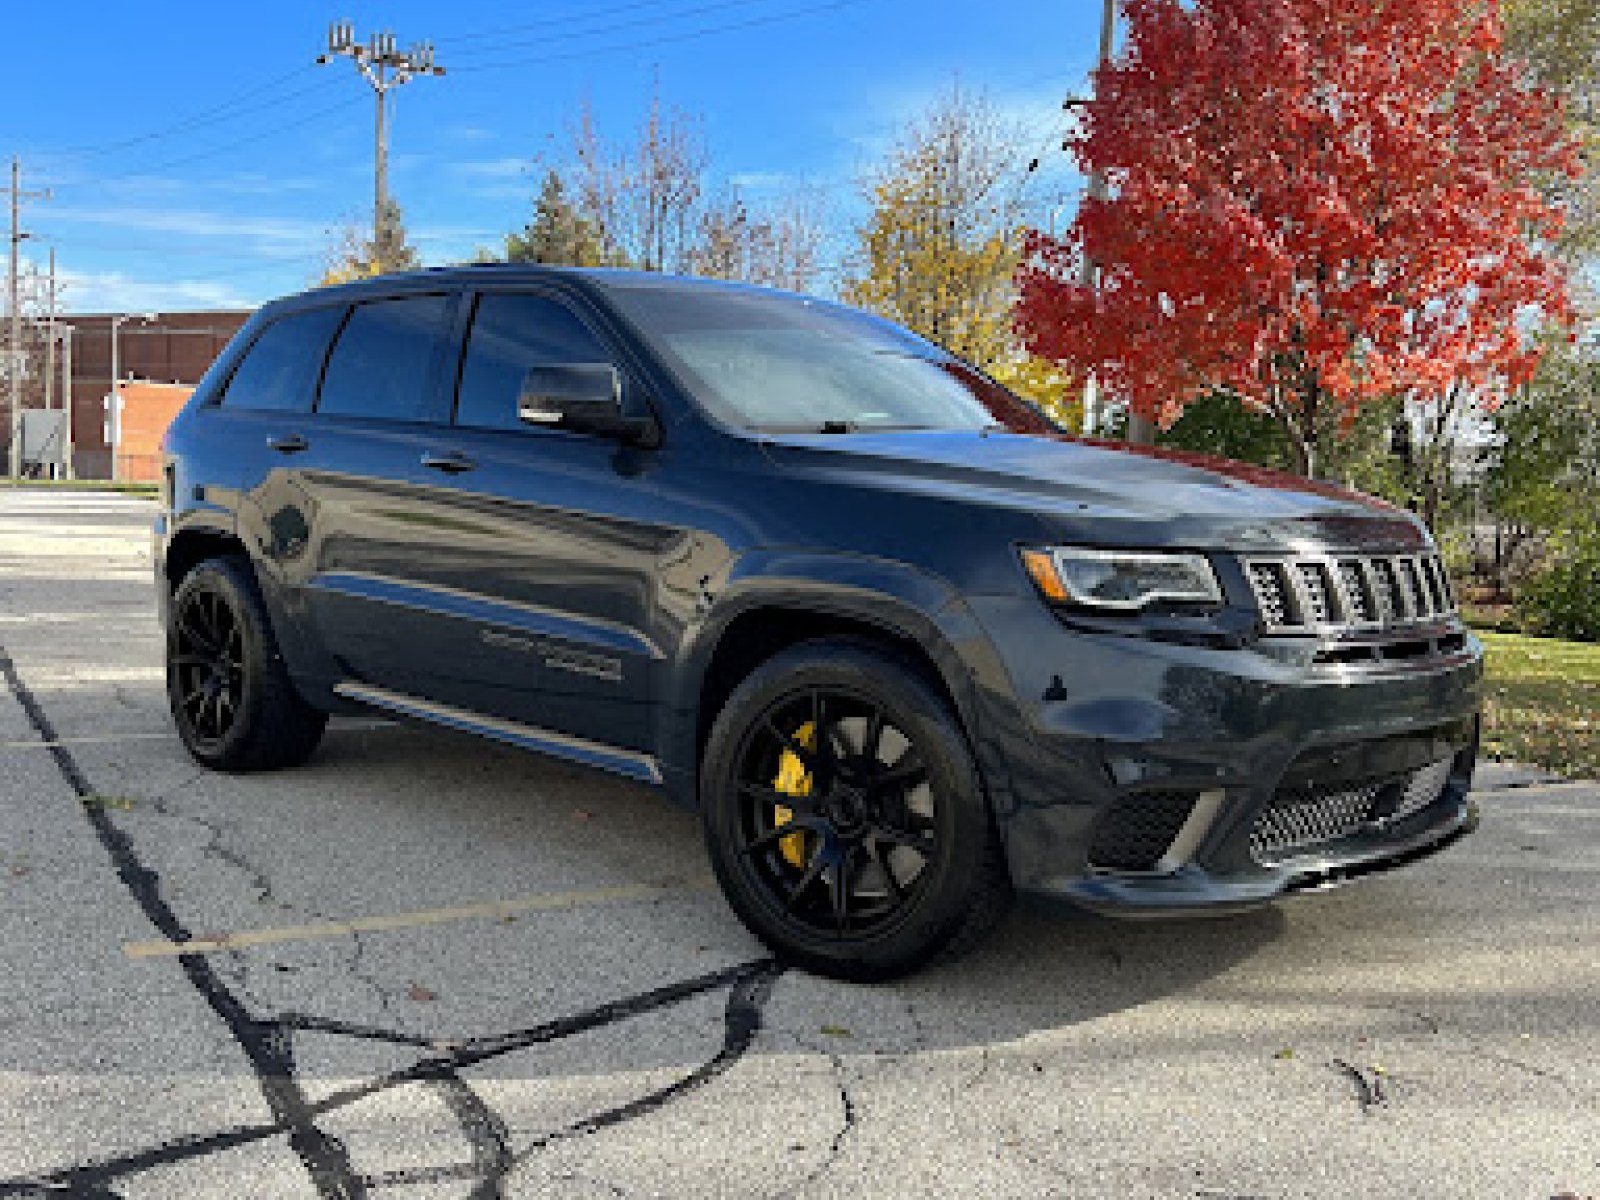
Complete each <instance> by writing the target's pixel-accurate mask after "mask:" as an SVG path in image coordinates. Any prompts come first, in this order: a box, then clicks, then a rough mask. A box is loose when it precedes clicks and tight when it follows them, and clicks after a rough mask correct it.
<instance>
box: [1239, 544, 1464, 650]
mask: <svg viewBox="0 0 1600 1200" xmlns="http://www.w3.org/2000/svg"><path fill="white" fill-rule="evenodd" d="M1244 567H1245V577H1246V578H1247V579H1248V580H1249V581H1250V589H1251V591H1252V592H1253V593H1254V594H1255V598H1256V604H1257V606H1258V607H1259V608H1260V610H1261V620H1262V623H1263V625H1264V626H1265V627H1266V632H1267V633H1269V634H1270V633H1307V634H1319V635H1327V634H1338V633H1344V632H1373V631H1382V630H1386V629H1389V628H1391V627H1394V626H1404V625H1414V624H1418V623H1420V622H1425V621H1433V620H1436V619H1438V618H1441V617H1447V616H1450V615H1452V614H1453V613H1454V612H1455V611H1456V609H1455V600H1454V598H1453V597H1452V596H1451V595H1450V582H1449V580H1448V579H1447V578H1446V576H1445V572H1444V566H1443V564H1442V563H1440V561H1439V556H1438V555H1437V554H1434V553H1427V554H1360V555H1335V556H1332V557H1314V556H1286V557H1281V558H1254V557H1253V558H1249V559H1246V560H1245V564H1244Z"/></svg>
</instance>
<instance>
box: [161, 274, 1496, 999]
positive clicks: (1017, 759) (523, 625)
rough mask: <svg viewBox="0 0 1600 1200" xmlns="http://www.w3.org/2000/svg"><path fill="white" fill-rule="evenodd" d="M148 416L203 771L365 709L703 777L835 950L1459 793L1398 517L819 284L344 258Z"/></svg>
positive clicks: (1458, 690) (752, 922) (575, 757)
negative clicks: (819, 290) (819, 295)
mask: <svg viewBox="0 0 1600 1200" xmlns="http://www.w3.org/2000/svg"><path fill="white" fill-rule="evenodd" d="M167 447H168V450H167V459H166V468H165V469H166V487H165V506H164V511H163V513H162V515H161V517H160V518H159V521H158V525H157V529H156V548H157V555H156V558H157V567H156V570H157V574H158V578H159V581H160V584H161V587H160V594H161V596H162V610H163V620H164V623H165V626H166V630H167V678H168V693H169V697H170V701H171V708H172V713H173V717H174V719H175V721H176V724H177V729H178V733H179V735H180V736H181V737H182V739H183V742H184V744H185V746H186V747H187V748H188V750H189V752H190V753H191V754H192V755H193V756H194V757H195V758H196V759H198V760H199V761H200V762H202V763H204V764H206V765H207V766H210V767H214V768H216V769H219V770H225V771H239V770H256V769H265V768H274V767H284V766H289V765H292V764H296V763H299V762H301V761H303V760H304V759H305V758H306V757H307V756H308V755H309V754H310V753H311V752H312V750H313V749H314V747H315V746H316V744H317V741H318V738H319V737H320V736H321V734H322V730H323V726H324V724H325V722H326V720H327V714H328V713H330V712H336V711H341V710H344V711H349V710H368V711H370V710H374V709H375V710H379V711H382V712H385V713H391V714H398V715H400V716H403V717H407V718H414V719H417V720H421V721H429V722H436V723H439V724H442V725H447V726H451V727H454V728H457V729H463V730H469V731H472V732H474V733H478V734H481V735H483V736H485V737H489V738H494V739H497V740H499V741H503V742H509V743H511V744H513V745H517V746H522V747H526V748H528V749H531V750H535V751H539V752H542V753H544V754H548V755H554V756H556V757H559V758H563V759H567V760H572V761H576V762H579V763H584V764H587V765H589V766H593V767H597V768H600V769H603V770H607V771H612V772H616V773H617V774H620V775H624V776H627V777H628V778H631V779H634V780H638V781H641V782H642V783H645V784H648V785H652V786H655V787H658V788H660V789H662V790H664V791H665V792H666V793H667V794H668V795H669V796H671V797H673V798H675V799H676V800H678V801H680V802H682V803H684V804H686V805H691V806H694V807H696V808H697V809H698V811H699V814H700V819H701V821H702V823H703V826H704V832H705V838H706V844H707V847H708V850H709V854H710V858H711V862H712V864H713V866H714V868H715V871H716V875H717V877H718V879H719V880H720V882H721V884H722V887H723V889H724V891H725V893H726V895H727V898H728V901H729V903H730V904H731V905H732V907H733V909H734V911H735V912H736V913H737V914H738V915H739V917H740V918H741V919H742V920H743V921H744V922H745V924H746V925H748V926H749V928H750V929H751V930H752V931H754V932H755V933H756V934H757V935H758V936H759V937H760V938H762V939H763V940H765V941H766V942H767V943H768V944H769V945H770V946H771V947H773V948H774V949H775V950H776V951H777V952H779V953H780V954H782V955H784V956H786V957H787V958H788V959H790V960H791V961H795V962H798V963H800V964H802V965H805V966H807V967H810V968H812V969H814V970H817V971H821V972H826V973H830V974H834V975H838V976H843V977H849V978H884V977H888V976H892V975H895V974H897V973H902V972H905V971H908V970H911V969H913V968H915V967H916V966H918V965H919V964H921V963H923V962H924V961H926V960H927V959H928V958H930V957H931V956H933V955H935V954H936V953H939V952H950V951H953V950H956V949H959V948H960V947H962V946H965V945H968V944H971V943H972V942H973V941H974V940H975V939H977V938H978V937H979V936H980V935H981V934H982V932H983V931H984V930H985V929H986V928H987V927H988V926H990V925H991V924H992V922H993V921H994V920H995V918H996V916H997V915H998V914H999V913H1001V912H1002V911H1003V909H1004V906H1005V903H1006V901H1007V900H1008V899H1009V898H1010V897H1011V896H1012V895H1013V894H1014V893H1015V892H1018V891H1020V892H1024V893H1031V894H1036V895H1043V896H1051V897H1057V898H1061V899H1064V900H1068V901H1072V902H1075V903H1077V904H1079V905H1083V906H1087V907H1089V908H1091V909H1095V910H1099V911H1102V912H1107V913H1116V914H1128V915H1144V914H1170V913H1181V912H1186V911H1192V910H1213V909H1218V908H1224V909H1226V908H1233V907H1243V906H1248V905H1255V904H1260V903H1263V902H1266V901H1270V900H1272V899H1274V898H1276V897H1279V896H1282V895H1284V894H1285V893H1288V892H1292V891H1295V890H1303V889H1308V888H1315V887H1322V886H1328V885H1330V884H1332V883H1336V882H1341V881H1343V880H1345V879H1349V878H1352V877H1354V876H1356V875H1360V874H1363V873H1367V872H1371V871H1375V870H1380V869H1383V868H1386V867H1390V866H1393V865H1396V864H1399V863H1402V862H1405V861H1408V860H1410V859H1413V858H1416V857H1419V856H1421V855H1424V854H1427V853H1430V852H1432V851H1433V850H1436V849H1438V848H1439V847H1441V846H1444V845H1445V844H1447V843H1448V842H1450V841H1452V840H1453V839H1454V838H1456V837H1457V836H1458V835H1459V834H1460V833H1462V832H1463V831H1465V830H1466V829H1468V828H1470V826H1471V823H1472V815H1471V809H1470V807H1469V804H1468V801H1467V789H1468V784H1469V780H1470V775H1471V771H1472V765H1473V758H1474V753H1475V747H1476V738H1477V712H1478V706H1479V689H1480V675H1481V653H1480V650H1479V647H1478V645H1477V643H1476V642H1475V641H1474V640H1473V638H1472V636H1471V635H1470V634H1469V633H1468V632H1467V630H1466V629H1465V628H1464V627H1463V625H1462V623H1461V621H1460V620H1459V618H1458V616H1457V613H1456V609H1455V605H1454V603H1453V601H1452V598H1451V593H1450V585H1449V582H1448V580H1447V579H1446V577H1445V573H1444V571H1443V570H1442V569H1441V565H1440V561H1439V556H1438V553H1437V551H1436V549H1435V547H1434V544H1433V542H1432V541H1431V540H1430V538H1429V536H1428V533H1427V531H1426V530H1425V529H1424V528H1423V526H1422V525H1421V524H1420V523H1419V522H1418V521H1417V520H1415V519H1414V518H1413V517H1411V516H1409V515H1407V514H1405V513H1402V512H1399V511H1397V510H1395V509H1392V508H1390V507H1387V506H1385V505H1382V504H1380V503H1378V502H1377V501H1373V500H1370V499H1367V498H1364V497H1361V496H1359V495H1355V494H1352V493H1349V492H1345V491H1341V490H1338V489H1335V488H1331V487H1328V486H1324V485H1320V484H1315V483H1310V482H1307V481H1305V480H1301V479H1298V478H1292V477H1287V476H1283V475H1279V474H1275V473H1272V472H1267V471H1262V470H1256V469H1252V468H1248V467H1244V466H1242V465H1240V464H1236V463H1227V462H1222V461H1218V460H1210V459H1196V458H1183V457H1177V456H1173V455H1170V454H1160V453H1156V452H1152V451H1149V450H1141V449H1137V448H1134V447H1128V446H1119V445H1110V444H1096V443H1090V442H1086V441H1083V440H1079V439H1075V438H1071V437H1067V436H1065V435H1063V434H1062V433H1061V432H1060V431H1059V430H1057V429H1056V428H1055V427H1054V426H1053V425H1052V424H1051V423H1050V422H1049V421H1047V420H1046V419H1045V418H1044V417H1042V416H1041V415H1040V414H1039V413H1038V412H1037V411H1036V410H1035V409H1033V408H1032V407H1030V406H1029V405H1027V404H1026V403H1024V402H1022V401H1020V400H1019V399H1017V398H1016V397H1014V396H1013V395H1011V394H1010V393H1008V392H1006V391H1005V390H1004V389H1002V388H1001V387H999V386H998V385H997V384H995V383H994V382H993V381H991V380H989V379H988V378H986V377H985V376H983V375H982V374H980V373H979V372H977V371H975V370H974V369H972V368H971V367H970V366H968V365H967V364H966V363H964V362H962V361H960V360H958V359H956V358H954V357H952V356H951V355H949V354H947V353H945V352H944V351H942V350H941V349H939V348H938V347H936V346H934V345H931V344H929V343H928V342H926V341H923V340H922V339H920V338H918V337H916V336H914V335H912V334H910V333H908V332H906V331H905V330H903V329H900V328H898V327H896V326H894V325H892V324H889V323H887V322H884V321H881V320H878V319H876V318H874V317H871V316H868V315H865V314H863V313H860V312H856V311H853V310H851V309H848V308H844V307H841V306H839V305H836V304H831V303H826V302H824V301H821V300H815V299H808V298H804V297H800V296H795V295H788V294H783V293H778V292H773V291H768V290H763V289H758V288H750V287H741V286H734V285H727V284H715V283H710V282H705V281H696V280H688V279H678V278H671V277H664V276H659V275H641V274H631V273H626V272H608V271H563V270H552V269H547V268H528V267H498V268H488V267H483V268H461V269H453V270H442V271H425V272H418V273H414V274H410V275H403V276H390V277H383V278H379V279H376V280H371V281H366V282H362V283H357V284H352V285H348V286H344V287H336V288H326V289H321V290H317V291H313V292H309V293H306V294H304V295H300V296H295V297H292V298H289V299H284V300H280V301H278V302H276V303H273V304H270V305H268V306H266V307H265V308H264V309H262V310H261V311H260V312H259V313H258V314H256V316H255V317H254V319H253V320H251V322H250V323H249V324H248V325H247V326H246V327H245V328H244V329H243V330H242V331H241V332H240V333H239V335H238V337H237V338H235V340H234V341H233V343H232V344H231V345H230V346H229V347H228V349H227V350H226V351H225V352H224V353H223V354H222V356H221V357H220V358H219V359H218V361H217V362H216V364H215V366H214V367H213V368H212V369H211V371H210V372H209V373H208V374H207V375H206V377H205V379H204V381H203V382H202V383H201V384H200V386H199V387H198V389H197V390H196V392H195V394H194V396H193V398H192V400H191V401H190V402H189V404H188V405H187V407H186V408H185V409H184V410H183V412H182V414H181V415H180V416H179V417H178V419H177V420H176V422H175V423H174V425H173V427H172V429H171V432H170V434H169V435H168V444H167ZM464 786H465V785H464Z"/></svg>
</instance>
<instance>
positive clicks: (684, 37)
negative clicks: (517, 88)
mask: <svg viewBox="0 0 1600 1200" xmlns="http://www.w3.org/2000/svg"><path fill="white" fill-rule="evenodd" d="M864 3H866V0H830V2H829V3H826V4H813V5H808V6H807V7H805V8H795V9H789V10H788V11H786V12H780V13H773V14H771V15H769V16H764V17H752V18H750V19H749V20H745V21H730V22H727V23H725V24H722V25H713V26H709V27H707V28H705V29H693V30H688V31H686V32H684V33H678V34H665V35H661V36H658V37H652V38H644V39H640V40H636V41H632V42H620V43H616V44H614V45H610V46H596V47H593V48H591V49H585V50H573V51H570V52H568V53H565V54H547V55H540V56H537V57H534V58H514V59H507V60H505V61H503V62H486V63H473V64H471V65H468V66H464V67H458V68H456V70H457V71H458V72H460V71H499V70H503V69H505V68H506V67H525V66H535V65H538V64H541V63H552V62H568V61H570V60H572V59H580V58H592V57H594V56H596V55H602V54H615V53H619V52H622V51H626V50H638V49H643V48H646V47H655V46H664V45H670V44H673V43H676V42H686V41H691V40H693V39H695V38H702V37H710V36H711V35H713V34H718V33H729V32H732V31H734V30H738V29H753V28H755V27H757V26H760V25H771V24H774V23H775V22H778V21H788V20H793V19H795V18H797V17H806V16H812V15H814V14H816V13H824V12H833V11H835V10H837V9H841V8H853V7H855V6H857V5H860V4H864Z"/></svg>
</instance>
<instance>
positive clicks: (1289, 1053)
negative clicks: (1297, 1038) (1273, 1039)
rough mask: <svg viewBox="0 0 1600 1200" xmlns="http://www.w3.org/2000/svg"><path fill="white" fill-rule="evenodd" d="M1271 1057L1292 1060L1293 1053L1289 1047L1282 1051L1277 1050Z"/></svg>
mask: <svg viewBox="0 0 1600 1200" xmlns="http://www.w3.org/2000/svg"><path fill="white" fill-rule="evenodd" d="M1272 1057H1273V1058H1293V1057H1294V1051H1293V1050H1292V1049H1291V1048H1290V1047H1288V1046H1285V1047H1284V1048H1283V1049H1282V1050H1279V1051H1277V1052H1276V1053H1274V1054H1273V1056H1272Z"/></svg>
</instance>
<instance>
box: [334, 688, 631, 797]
mask: <svg viewBox="0 0 1600 1200" xmlns="http://www.w3.org/2000/svg"><path fill="white" fill-rule="evenodd" d="M333 691H334V694H335V695H337V696H340V697H342V698H344V699H346V700H355V701H359V702H360V703H362V704H370V705H371V706H373V707H374V708H381V709H384V710H386V711H388V712H392V713H399V714H400V715H401V716H406V717H415V718H417V719H418V720H422V721H429V722H432V723H433V724H435V725H443V726H445V727H447V728H449V729H460V730H462V731H464V732H466V733H475V734H477V735H478V736H480V737H486V738H492V739H493V740H494V741H497V742H505V743H506V744H507V745H511V746H518V747H520V748H522V749H524V750H533V751H536V752H537V753H539V754H548V755H550V756H551V757H553V758H560V759H565V760H566V761H567V762H575V763H581V764H582V765H583V766H586V767H597V768H599V769H600V770H602V771H610V772H612V773H613V774H615V775H624V776H626V777H627V778H629V779H636V780H638V781H639V782H641V783H649V784H654V785H656V786H658V787H659V786H660V785H661V766H660V764H659V763H658V762H657V761H656V759H655V757H654V756H653V755H649V754H641V753H639V752H638V751H636V750H624V749H621V748H620V747H617V746H608V745H605V744H604V743H602V742H591V741H588V740H587V739H585V738H579V737H572V736H570V735H568V734H565V733H557V732H555V731H554V730H550V729H539V728H536V727H535V726H532V725H521V724H518V723H517V722H516V721H505V720H502V719H500V718H499V717H489V716H484V715H483V714H482V713H474V712H468V711H467V710H465V709H461V708H452V707H451V706H450V705H448V704H438V703H435V702H434V701H432V700H423V699H421V698H419V697H417V696H407V695H404V694H402V693H400V692H391V691H389V690H388V689H387V688H380V687H373V686H372V685H370V684H365V683H351V682H348V681H347V682H345V683H340V684H337V685H336V686H335V687H334V689H333Z"/></svg>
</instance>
